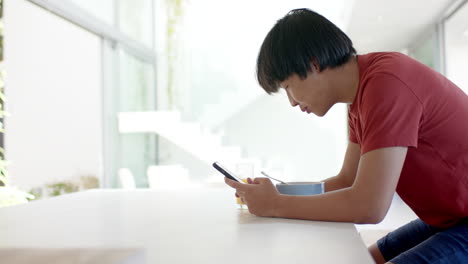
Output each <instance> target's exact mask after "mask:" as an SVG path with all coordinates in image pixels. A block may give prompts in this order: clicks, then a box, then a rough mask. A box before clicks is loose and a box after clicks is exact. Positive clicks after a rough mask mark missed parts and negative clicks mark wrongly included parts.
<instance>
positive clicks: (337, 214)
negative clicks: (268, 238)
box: [275, 187, 375, 223]
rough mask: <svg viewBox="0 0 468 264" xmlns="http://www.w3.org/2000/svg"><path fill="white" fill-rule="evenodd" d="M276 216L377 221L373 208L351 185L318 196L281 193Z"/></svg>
mask: <svg viewBox="0 0 468 264" xmlns="http://www.w3.org/2000/svg"><path fill="white" fill-rule="evenodd" d="M276 209H277V210H276V214H275V216H276V217H282V218H293V219H305V220H317V221H336V222H352V223H371V222H375V220H374V218H373V217H372V215H373V212H372V209H370V208H366V203H365V202H362V201H360V199H357V198H356V197H355V195H354V194H353V193H352V189H351V188H350V187H348V188H345V189H341V190H338V191H331V192H328V193H325V194H323V195H316V196H290V195H281V196H280V197H279V198H278V200H277V206H276Z"/></svg>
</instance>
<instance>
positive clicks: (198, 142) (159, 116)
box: [118, 111, 261, 180]
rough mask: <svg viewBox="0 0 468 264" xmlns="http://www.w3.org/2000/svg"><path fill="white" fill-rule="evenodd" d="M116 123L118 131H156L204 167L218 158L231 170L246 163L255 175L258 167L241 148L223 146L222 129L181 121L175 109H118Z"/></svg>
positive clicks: (258, 163)
mask: <svg viewBox="0 0 468 264" xmlns="http://www.w3.org/2000/svg"><path fill="white" fill-rule="evenodd" d="M118 124H119V132H120V133H155V134H158V135H159V136H161V137H163V138H165V139H166V140H167V141H169V142H171V143H172V144H174V145H176V146H177V147H178V148H180V149H182V150H184V151H185V152H187V153H189V154H191V155H192V156H193V157H194V158H195V159H196V160H198V162H201V163H203V164H204V165H206V166H210V167H211V164H212V163H213V162H214V161H219V162H221V163H222V164H223V165H225V166H226V167H228V168H229V169H231V170H233V171H238V170H237V169H235V168H237V167H239V166H241V167H242V166H243V165H244V166H245V165H246V164H250V165H251V166H252V168H253V174H254V175H258V173H259V172H260V170H261V168H260V164H261V162H260V160H258V159H247V158H243V157H242V149H241V148H240V147H238V146H223V145H222V137H223V134H222V132H221V133H213V132H211V131H210V130H209V129H206V128H203V127H202V126H201V125H200V123H196V122H183V121H181V114H180V112H177V111H153V112H121V113H119V115H118ZM182 165H184V166H186V164H182ZM188 169H189V170H190V168H188ZM213 172H214V171H213ZM217 179H219V180H222V177H219V176H217Z"/></svg>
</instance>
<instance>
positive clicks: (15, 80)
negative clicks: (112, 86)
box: [4, 0, 102, 188]
mask: <svg viewBox="0 0 468 264" xmlns="http://www.w3.org/2000/svg"><path fill="white" fill-rule="evenodd" d="M4 2H5V4H4V8H5V10H4V17H5V66H6V72H7V79H6V95H7V98H8V102H7V110H8V112H10V114H11V116H9V117H8V118H7V119H6V134H5V140H6V142H5V146H6V156H7V159H8V160H9V161H11V166H10V167H9V172H10V176H11V181H12V184H14V185H17V186H19V187H22V188H29V187H33V186H38V185H42V184H44V183H48V182H52V181H57V180H62V179H70V178H72V177H76V176H81V175H85V174H86V175H89V174H92V175H96V176H99V175H100V166H101V152H102V151H101V148H102V147H101V145H102V128H101V119H102V118H101V94H100V91H101V44H100V39H99V38H98V37H96V36H94V35H92V34H91V33H89V32H87V31H84V30H82V29H81V28H78V27H77V26H75V25H73V24H70V23H69V22H66V21H65V20H63V19H61V18H59V17H57V16H55V15H53V14H51V13H49V12H47V11H45V10H44V9H41V8H39V7H38V6H36V5H33V4H31V3H30V2H28V1H25V0H6V1H4Z"/></svg>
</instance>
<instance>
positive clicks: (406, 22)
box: [346, 0, 466, 53]
mask: <svg viewBox="0 0 468 264" xmlns="http://www.w3.org/2000/svg"><path fill="white" fill-rule="evenodd" d="M465 1H466V0H465ZM453 2H454V0H411V1H408V0H392V1H388V0H355V1H354V6H353V9H352V11H351V18H350V21H349V24H348V27H347V30H346V31H347V33H348V35H349V36H350V38H351V39H352V40H353V42H354V45H355V47H356V49H357V51H358V53H367V52H372V51H401V50H403V49H405V48H408V46H410V45H411V44H412V43H414V42H415V41H417V39H418V38H421V37H422V36H423V35H424V34H425V33H427V32H429V30H430V29H431V27H432V25H434V23H435V22H436V21H437V20H438V19H439V18H440V16H441V15H442V14H443V13H444V11H445V10H446V9H447V7H448V6H449V5H450V4H451V3H453Z"/></svg>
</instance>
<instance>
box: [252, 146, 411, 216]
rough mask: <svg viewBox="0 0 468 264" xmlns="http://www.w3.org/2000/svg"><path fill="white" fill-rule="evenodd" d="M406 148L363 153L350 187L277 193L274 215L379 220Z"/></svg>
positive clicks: (392, 192)
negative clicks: (313, 192) (315, 192)
mask: <svg viewBox="0 0 468 264" xmlns="http://www.w3.org/2000/svg"><path fill="white" fill-rule="evenodd" d="M407 150H408V148H407V147H388V148H381V149H377V150H373V151H370V152H368V153H366V154H364V155H363V156H362V157H361V158H360V161H359V166H358V169H357V176H356V179H355V181H354V183H353V185H352V186H351V187H347V188H344V189H340V190H336V191H331V192H328V193H325V194H323V195H316V196H288V195H278V196H277V197H276V199H275V201H274V204H271V206H272V207H273V208H271V209H273V216H277V217H285V218H297V219H310V220H322V221H342V222H353V223H378V222H380V221H382V220H383V218H384V217H385V215H386V214H387V211H388V208H389V207H390V203H391V201H392V197H393V194H394V192H395V189H396V186H397V184H398V180H399V178H400V173H401V170H402V168H403V163H404V161H405V158H406V153H407ZM262 207H263V206H260V207H258V208H262ZM265 207H268V206H265ZM249 208H250V205H249ZM260 213H261V212H260Z"/></svg>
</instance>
